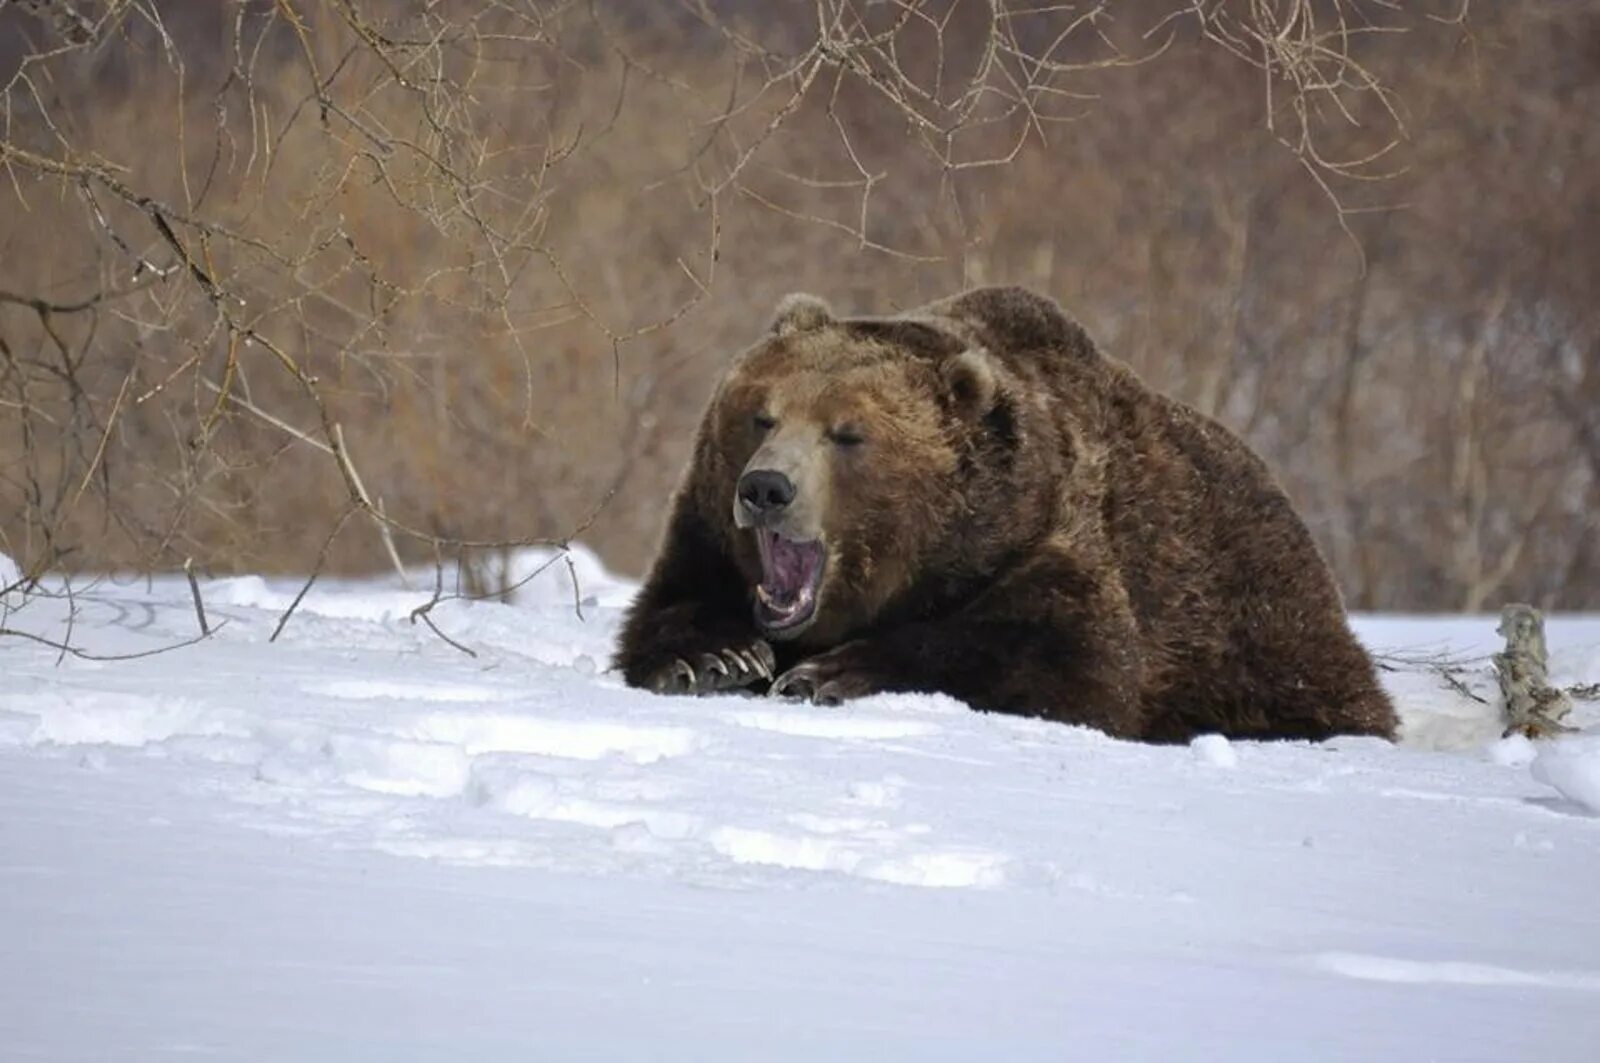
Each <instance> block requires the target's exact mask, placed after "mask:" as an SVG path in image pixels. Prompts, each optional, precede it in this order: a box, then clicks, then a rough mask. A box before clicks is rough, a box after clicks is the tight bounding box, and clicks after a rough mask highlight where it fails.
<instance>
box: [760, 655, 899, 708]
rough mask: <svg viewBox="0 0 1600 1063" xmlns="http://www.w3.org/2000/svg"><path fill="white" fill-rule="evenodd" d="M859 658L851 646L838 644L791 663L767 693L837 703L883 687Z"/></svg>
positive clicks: (778, 696) (810, 700) (782, 696)
mask: <svg viewBox="0 0 1600 1063" xmlns="http://www.w3.org/2000/svg"><path fill="white" fill-rule="evenodd" d="M861 658H862V654H861V653H860V652H859V651H857V650H856V649H855V647H852V646H841V647H840V648H839V649H837V650H833V651H831V652H829V653H824V654H822V655H821V656H819V657H813V658H811V659H810V660H809V661H803V662H801V663H800V664H797V665H795V666H794V667H793V668H791V669H789V670H788V671H787V672H785V673H783V674H782V675H780V676H779V677H778V678H777V679H775V680H773V681H772V689H771V690H770V691H769V693H770V694H771V695H772V696H773V697H776V698H793V699H796V700H800V701H809V702H811V703H812V704H813V705H837V704H839V703H840V702H844V701H850V700H851V699H853V698H864V697H866V696H867V695H868V694H876V693H879V692H880V691H883V690H887V689H888V687H887V686H886V685H885V684H884V683H882V682H880V681H879V680H878V679H876V678H874V676H873V674H872V672H871V669H870V668H869V667H867V665H866V662H865V661H864V660H862V659H861Z"/></svg>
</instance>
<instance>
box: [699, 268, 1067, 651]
mask: <svg viewBox="0 0 1600 1063" xmlns="http://www.w3.org/2000/svg"><path fill="white" fill-rule="evenodd" d="M929 309H930V310H935V309H941V308H929ZM1057 313H1059V311H1057ZM997 340H998V342H1002V343H1003V342H1006V337H1005V336H1003V335H997V334H996V333H994V332H992V331H991V330H986V329H983V328H980V327H975V326H974V325H973V324H971V323H969V322H964V321H963V320H962V319H961V318H959V317H956V316H951V315H949V314H944V313H926V312H925V313H922V314H919V315H913V316H907V317H897V318H856V319H839V318H836V317H835V316H834V315H833V314H832V313H831V312H830V311H829V310H828V308H827V307H826V305H824V304H823V303H822V302H821V301H820V300H818V299H815V298H813V297H810V296H790V297H788V298H787V299H785V300H784V301H783V303H781V304H780V306H779V311H778V314H777V318H776V320H775V322H774V324H773V327H772V331H771V334H770V335H769V336H768V337H767V338H766V339H765V340H764V341H763V342H762V343H760V344H758V345H757V346H756V347H754V348H752V349H751V350H749V351H748V352H746V353H745V354H744V355H743V356H742V357H741V358H740V359H739V360H738V361H737V362H736V363H735V364H734V365H733V366H732V368H731V369H730V370H729V372H728V374H727V376H726V377H725V378H724V380H723V382H722V384H721V386H720V387H719V389H718V391H717V394H716V396H715V398H714V399H713V400H712V406H711V409H710V411H709V414H708V423H707V428H708V431H707V433H706V434H705V436H703V444H704V445H705V446H707V448H708V450H709V453H703V454H702V462H703V463H704V465H703V468H704V467H706V466H709V467H710V468H711V469H712V470H714V472H713V475H712V477H711V480H710V482H706V481H702V483H703V485H704V486H705V487H707V488H708V489H709V490H710V491H711V496H710V497H706V498H705V499H704V502H705V505H706V506H707V507H708V508H709V510H710V512H711V513H713V514H726V518H725V519H727V520H728V521H729V522H730V524H729V526H727V531H728V534H729V535H730V537H731V542H732V547H733V553H734V557H735V559H736V561H737V562H738V565H739V567H740V569H741V570H742V572H743V574H744V576H745V578H746V579H747V580H749V582H750V587H751V591H752V594H753V598H754V604H753V608H754V610H755V618H756V622H757V624H758V626H759V627H760V629H761V630H762V632H763V633H764V634H765V635H766V636H767V637H768V638H772V639H781V640H794V641H796V642H799V643H801V644H803V645H819V646H820V645H831V644H833V643H836V642H838V641H840V640H842V639H845V638H848V637H850V636H851V635H852V634H853V633H854V632H857V631H860V630H861V629H863V628H865V627H867V626H869V625H870V624H872V623H873V622H874V621H875V620H876V619H878V618H880V617H881V616H883V615H884V613H885V611H886V610H889V609H892V608H904V609H914V608H915V599H916V598H917V595H918V594H919V593H922V594H926V593H959V591H960V588H959V587H958V586H956V584H959V583H960V582H961V581H962V580H963V579H964V578H965V579H972V580H976V579H977V578H978V577H979V576H980V575H981V574H984V573H992V572H993V571H994V570H995V568H996V566H997V559H1001V558H1003V557H1004V556H1005V555H1006V554H1007V553H1008V552H1011V551H1014V550H1016V549H1018V548H1019V546H1020V545H1021V543H1022V542H1024V541H1026V540H1027V539H1029V538H1030V537H1037V536H1038V535H1040V534H1043V531H1044V530H1045V529H1046V528H1047V527H1048V524H1049V517H1048V511H1049V508H1050V506H1051V504H1052V501H1053V496H1052V495H1051V492H1053V491H1054V490H1055V488H1054V486H1053V485H1054V484H1055V483H1056V482H1057V480H1058V477H1056V476H1053V475H1048V474H1045V472H1044V470H1043V469H1042V468H1040V466H1039V462H1040V461H1044V460H1052V459H1049V458H1048V453H1049V452H1051V451H1054V452H1056V453H1059V452H1060V448H1059V447H1045V448H1040V447H1039V446H1038V445H1037V444H1036V443H1035V442H1034V440H1035V437H1038V436H1041V435H1045V436H1053V435H1054V434H1055V433H1054V430H1053V429H1052V427H1051V426H1050V425H1049V424H1048V423H1044V422H1041V420H1040V418H1041V417H1044V416H1045V415H1044V414H1043V413H1042V411H1043V406H1042V405H1041V404H1039V403H1031V402H1026V401H1024V394H1023V391H1022V385H1021V383H1020V382H1019V381H1018V379H1017V378H1016V376H1015V374H1014V372H1013V371H1012V370H1011V369H1009V368H1008V367H1007V365H1006V364H1005V362H1004V361H1003V360H1002V359H1000V358H997V357H996V356H995V355H994V354H993V353H992V352H991V350H990V349H989V347H990V345H991V344H992V343H994V342H996V341H997ZM703 511H705V510H703ZM928 573H937V574H938V578H939V579H940V580H941V581H942V582H943V583H944V584H946V586H943V587H941V588H929V587H927V586H926V585H925V582H926V578H927V577H926V576H925V575H924V574H928Z"/></svg>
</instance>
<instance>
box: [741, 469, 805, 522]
mask: <svg viewBox="0 0 1600 1063" xmlns="http://www.w3.org/2000/svg"><path fill="white" fill-rule="evenodd" d="M794 495H795V490H794V481H792V480H790V479H789V478H788V477H787V476H785V475H784V474H783V473H781V472H776V471H774V470H772V469H752V470H751V471H749V472H747V473H745V474H744V475H743V476H741V477H739V501H740V502H742V503H744V507H745V508H746V509H748V510H749V511H750V512H752V513H776V512H777V511H778V510H780V509H782V508H783V507H784V506H787V505H788V504H789V503H790V502H793V501H794Z"/></svg>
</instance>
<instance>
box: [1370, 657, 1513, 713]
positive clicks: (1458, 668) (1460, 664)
mask: <svg viewBox="0 0 1600 1063" xmlns="http://www.w3.org/2000/svg"><path fill="white" fill-rule="evenodd" d="M1372 659H1373V661H1374V663H1376V664H1377V666H1378V667H1379V668H1381V669H1383V670H1384V671H1386V672H1403V671H1424V672H1432V673H1433V674H1434V675H1436V676H1438V677H1439V681H1440V682H1442V683H1443V684H1444V685H1445V686H1446V687H1448V688H1450V689H1451V690H1453V691H1455V692H1456V693H1457V694H1460V695H1461V696H1462V697H1464V698H1468V699H1470V700H1472V701H1476V702H1477V703H1478V704H1480V705H1487V704H1489V699H1488V698H1486V697H1484V696H1483V695H1482V694H1479V693H1477V692H1475V691H1474V690H1473V689H1472V688H1471V687H1470V686H1468V685H1467V683H1466V680H1465V679H1463V678H1462V676H1465V675H1469V674H1475V673H1477V672H1479V671H1480V669H1478V668H1473V667H1469V665H1471V664H1474V663H1481V662H1482V661H1483V660H1484V659H1485V658H1482V657H1462V656H1456V655H1453V654H1450V653H1448V652H1439V653H1431V654H1413V653H1399V652H1394V651H1390V652H1387V653H1374V654H1373V655H1372Z"/></svg>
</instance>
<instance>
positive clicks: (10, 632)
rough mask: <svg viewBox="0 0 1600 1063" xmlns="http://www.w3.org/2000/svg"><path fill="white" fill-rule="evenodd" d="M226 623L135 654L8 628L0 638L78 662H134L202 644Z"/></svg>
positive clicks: (0, 628)
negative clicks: (92, 649)
mask: <svg viewBox="0 0 1600 1063" xmlns="http://www.w3.org/2000/svg"><path fill="white" fill-rule="evenodd" d="M227 623H228V622H227V621H226V620H224V621H223V622H222V623H220V624H218V625H217V626H216V627H214V628H212V629H211V630H210V631H209V632H207V633H206V634H204V635H196V636H195V637H194V638H192V639H184V640H183V641H182V642H174V643H171V644H170V645H166V646H157V647H156V648H155V649H152V650H140V651H139V652H137V653H90V652H89V651H88V650H80V649H78V647H76V646H74V645H72V644H71V643H70V642H57V641H56V640H55V639H48V638H45V637H44V636H43V635H35V634H34V633H33V632H31V631H19V630H17V629H16V628H9V627H0V638H6V637H10V638H19V639H23V640H24V641H27V642H37V643H38V644H39V645H41V646H49V647H50V648H51V649H53V650H59V651H60V652H61V653H62V655H63V656H70V657H76V658H78V659H79V660H80V661H135V660H138V659H139V658H141V657H154V656H156V655H157V654H161V653H171V652H172V651H173V650H181V649H183V648H184V647H185V646H193V645H194V644H195V643H197V642H204V641H205V640H206V639H209V638H210V637H211V636H212V635H215V634H216V633H217V632H218V631H221V630H222V629H223V628H224V627H226V626H227Z"/></svg>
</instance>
